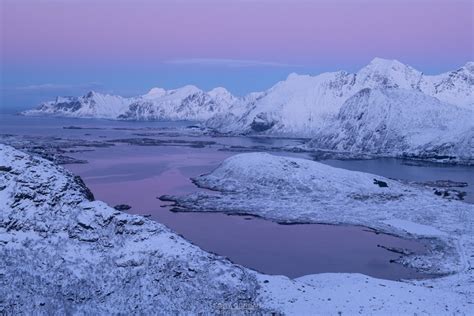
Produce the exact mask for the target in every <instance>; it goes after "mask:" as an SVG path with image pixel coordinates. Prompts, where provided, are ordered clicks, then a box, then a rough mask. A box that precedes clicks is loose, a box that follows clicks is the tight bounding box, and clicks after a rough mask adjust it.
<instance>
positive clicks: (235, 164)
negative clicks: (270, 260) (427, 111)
mask: <svg viewBox="0 0 474 316" xmlns="http://www.w3.org/2000/svg"><path fill="white" fill-rule="evenodd" d="M377 180H378V181H383V182H384V183H386V184H387V185H388V187H384V184H383V182H377V183H376V184H374V180H373V176H372V175H368V174H363V173H358V172H349V171H344V170H339V169H334V168H331V167H328V166H324V165H320V164H318V163H315V162H310V161H305V160H299V159H290V158H278V157H273V156H271V155H267V154H242V155H237V156H235V157H233V158H230V159H228V160H227V161H226V162H225V163H223V165H222V166H221V167H220V168H219V169H218V170H217V171H215V172H214V173H213V174H212V175H211V176H207V177H203V178H200V179H199V180H198V183H200V185H203V186H208V187H210V188H213V189H218V190H221V191H224V192H223V194H222V195H220V196H219V197H215V199H212V197H211V196H206V195H200V196H199V197H197V196H194V197H190V198H187V199H185V200H183V203H184V204H186V203H190V201H191V200H193V201H194V203H196V204H195V206H196V207H195V209H196V210H199V209H200V207H202V206H204V205H205V204H208V205H214V206H217V205H218V204H220V206H219V207H221V208H222V211H227V212H236V211H237V210H239V212H247V213H253V214H257V215H260V216H264V217H268V218H272V219H276V220H281V221H322V222H333V223H336V222H337V223H358V224H365V225H367V226H371V227H374V228H377V229H381V230H385V231H388V232H393V233H397V234H401V235H404V236H412V237H414V238H421V237H429V238H432V239H433V243H432V244H433V245H434V246H436V247H438V249H433V254H432V255H431V256H429V257H426V258H410V262H409V264H412V265H415V266H419V267H420V268H423V269H426V270H429V271H436V272H439V273H450V275H449V276H447V277H443V278H438V279H433V280H425V281H413V282H393V281H387V280H379V279H374V278H370V277H366V276H362V275H358V274H322V275H313V276H306V277H303V278H300V279H296V280H290V279H288V278H286V277H283V276H268V275H263V274H258V273H256V272H253V271H250V270H248V269H245V268H243V267H240V266H237V265H234V264H232V263H230V262H229V261H228V260H225V259H224V258H221V257H218V256H215V255H212V254H209V253H206V252H204V251H202V250H200V249H199V248H197V247H196V246H193V245H191V244H190V243H189V242H187V241H186V240H184V239H182V238H181V237H179V236H177V235H176V234H174V233H173V232H171V231H170V230H169V229H167V228H166V227H164V226H163V225H161V224H159V223H156V222H153V221H151V220H149V219H147V218H143V217H140V216H134V215H128V214H125V213H122V212H120V211H117V210H115V209H113V208H111V207H109V206H107V205H106V204H104V203H102V202H99V201H93V196H92V194H91V193H90V191H89V190H88V189H87V188H86V187H85V186H84V185H83V183H82V181H81V180H80V179H78V178H76V177H74V176H73V175H72V174H70V173H69V172H67V171H65V170H64V169H63V168H61V167H58V166H56V165H54V164H53V163H51V162H49V161H46V160H44V159H41V158H35V157H31V156H30V155H28V154H25V153H22V152H20V151H18V150H15V149H13V148H12V147H9V146H4V145H0V210H1V212H0V255H1V257H2V260H1V261H0V313H9V314H19V313H24V314H32V313H36V314H51V313H53V312H56V313H86V314H104V313H105V314H111V313H134V314H140V313H143V314H155V313H161V314H170V313H198V312H201V313H204V314H209V313H218V312H223V313H232V314H234V313H236V312H241V313H244V312H248V313H252V314H255V313H263V314H267V313H270V312H276V313H287V314H302V313H306V314H327V313H331V314H336V313H342V314H355V313H360V312H364V313H367V314H381V315H386V314H387V313H396V314H400V313H402V314H407V313H409V314H415V313H416V314H423V313H427V314H440V313H445V314H454V313H457V314H458V313H460V314H469V312H470V311H472V307H473V305H472V304H473V301H472V297H473V275H472V274H473V272H472V271H473V269H472V265H471V262H470V260H472V250H473V244H472V239H473V238H472V236H473V234H472V229H473V227H472V226H473V225H472V217H469V216H468V215H469V214H467V213H468V212H472V206H470V205H467V204H461V203H459V202H456V201H446V200H443V199H441V198H438V197H436V196H434V195H433V196H431V194H432V193H428V192H427V191H424V190H421V189H416V188H412V187H409V186H406V185H403V184H400V183H397V182H395V181H391V180H388V179H384V178H381V177H377ZM286 189H288V190H286ZM331 193H332V195H331ZM400 195H401V196H400ZM258 197H259V198H258ZM220 202H224V203H220ZM226 203H227V204H226ZM246 205H247V207H245V206H246ZM298 205H299V207H297V206H298ZM321 205H324V208H323V207H321ZM271 209H273V211H271ZM201 210H202V209H201ZM210 210H217V208H214V209H210ZM260 210H261V211H260ZM381 210H382V211H381ZM272 214H273V215H272ZM325 214H326V216H325ZM331 218H333V220H331Z"/></svg>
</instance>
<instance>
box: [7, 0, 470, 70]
mask: <svg viewBox="0 0 474 316" xmlns="http://www.w3.org/2000/svg"><path fill="white" fill-rule="evenodd" d="M472 6H473V2H472V1H456V0H455V1H448V0H446V1H440V0H431V1H428V0H414V1H408V0H401V1H400V0H397V1H395V0H377V1H375V0H362V1H348V0H334V1H326V0H324V1H301V0H295V1H290V0H280V1H278V0H276V1H270V0H256V1H251V0H247V1H244V0H240V1H236V0H234V1H232V0H228V1H185V0H177V1H147V0H138V1H123V0H122V1H120V0H119V1H112V0H96V1H90V0H83V1H80V0H62V1H61V0H49V1H48V0H34V1H33V0H2V11H3V12H2V22H1V24H2V28H3V34H2V35H3V36H2V52H3V62H5V63H37V62H46V63H55V62H67V61H70V60H75V61H79V62H84V63H87V62H96V61H107V62H113V61H122V62H124V61H125V62H130V61H133V60H140V61H150V62H151V61H153V62H157V63H158V62H166V61H169V60H175V59H187V58H219V59H251V60H262V61H273V62H281V63H288V64H315V63H318V62H328V61H329V62H330V61H334V60H337V59H344V60H345V61H346V62H360V61H361V60H364V61H368V60H370V59H371V58H372V57H374V56H380V57H386V58H398V59H401V60H406V61H408V62H409V61H412V62H417V61H421V60H425V61H426V60H428V61H430V62H433V63H435V62H441V63H442V62H444V61H446V60H453V59H454V60H459V62H462V61H467V60H468V59H472V55H473V46H472V45H473V7H472Z"/></svg>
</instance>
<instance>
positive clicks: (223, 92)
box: [207, 87, 232, 97]
mask: <svg viewBox="0 0 474 316" xmlns="http://www.w3.org/2000/svg"><path fill="white" fill-rule="evenodd" d="M207 94H209V95H210V96H213V97H215V96H230V95H232V94H231V93H230V92H229V90H227V89H226V88H224V87H216V88H214V89H212V90H209V91H208V92H207Z"/></svg>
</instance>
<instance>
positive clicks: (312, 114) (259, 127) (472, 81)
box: [208, 58, 474, 136]
mask: <svg viewBox="0 0 474 316" xmlns="http://www.w3.org/2000/svg"><path fill="white" fill-rule="evenodd" d="M365 88H373V89H388V88H397V89H403V90H408V91H413V92H422V93H424V94H426V95H428V96H432V97H435V98H437V99H438V100H440V101H444V102H446V103H450V104H454V105H457V106H459V107H463V108H467V109H473V106H474V63H472V62H470V63H467V64H466V65H465V66H464V67H462V68H460V69H458V70H456V71H452V72H449V73H444V74H441V75H437V76H428V75H424V74H423V73H421V72H419V71H417V70H415V69H414V68H412V67H410V66H407V65H404V64H402V63H400V62H398V61H396V60H385V59H381V58H375V59H374V60H372V61H371V62H370V64H369V65H367V66H366V67H364V68H362V69H361V70H360V71H358V72H357V73H354V74H351V73H347V72H344V71H339V72H333V73H323V74H320V75H317V76H308V75H297V74H291V75H290V76H288V78H287V79H286V80H285V81H282V82H279V83H277V84H276V85H275V86H273V87H272V88H270V89H269V90H267V91H265V92H262V93H260V94H258V95H257V96H256V97H255V98H252V99H250V100H249V101H248V102H246V103H245V104H246V108H247V111H246V112H245V113H244V114H243V115H242V116H240V117H237V118H234V119H227V120H223V121H222V122H219V121H217V120H211V121H210V122H208V126H210V127H212V128H216V129H218V130H221V131H223V132H240V133H259V132H260V133H261V132H264V133H267V134H286V135H296V136H311V135H312V134H313V133H314V132H315V131H316V130H318V129H319V127H320V126H321V124H322V123H323V122H325V121H326V120H327V118H328V117H332V116H334V115H336V114H337V113H338V112H339V109H340V108H341V106H342V104H343V103H344V102H345V101H346V100H347V99H348V98H350V97H351V96H352V95H354V94H355V93H357V92H358V91H360V90H362V89H365Z"/></svg>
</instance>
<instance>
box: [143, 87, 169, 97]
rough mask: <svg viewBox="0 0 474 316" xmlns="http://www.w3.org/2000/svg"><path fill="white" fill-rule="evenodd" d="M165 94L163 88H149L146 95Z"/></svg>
mask: <svg viewBox="0 0 474 316" xmlns="http://www.w3.org/2000/svg"><path fill="white" fill-rule="evenodd" d="M165 93H166V90H165V89H163V88H158V87H155V88H151V89H150V91H148V93H147V94H146V95H147V96H162V95H164V94H165Z"/></svg>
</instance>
